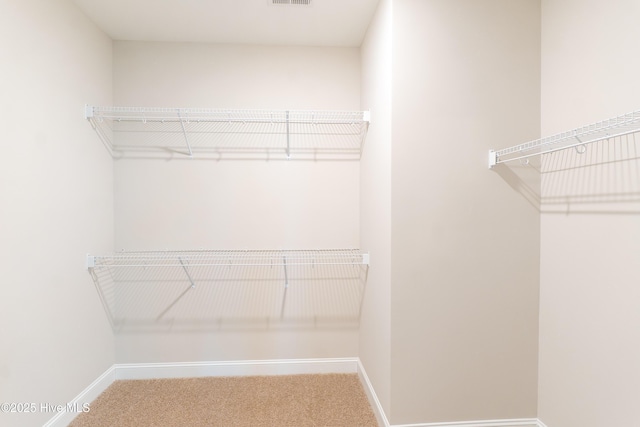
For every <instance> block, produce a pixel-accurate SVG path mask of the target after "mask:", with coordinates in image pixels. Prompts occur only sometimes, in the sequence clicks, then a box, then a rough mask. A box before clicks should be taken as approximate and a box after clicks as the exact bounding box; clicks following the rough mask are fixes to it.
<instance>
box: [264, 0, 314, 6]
mask: <svg viewBox="0 0 640 427" xmlns="http://www.w3.org/2000/svg"><path fill="white" fill-rule="evenodd" d="M269 3H270V4H273V5H292V6H310V5H311V0H269Z"/></svg>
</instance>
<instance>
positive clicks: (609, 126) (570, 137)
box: [489, 110, 640, 169]
mask: <svg viewBox="0 0 640 427" xmlns="http://www.w3.org/2000/svg"><path fill="white" fill-rule="evenodd" d="M637 132H640V110H636V111H633V112H631V113H627V114H623V115H621V116H617V117H613V118H611V119H608V120H603V121H600V122H596V123H592V124H590V125H586V126H582V127H580V128H577V129H573V130H570V131H567V132H563V133H559V134H556V135H552V136H549V137H546V138H541V139H536V140H534V141H530V142H526V143H524V144H519V145H515V146H512V147H508V148H503V149H501V150H489V168H490V169H491V168H493V167H495V166H496V165H498V164H501V163H507V162H512V161H516V160H521V161H523V160H526V159H528V158H530V157H533V156H541V155H543V154H548V153H553V152H556V151H559V150H566V149H569V148H575V149H576V151H577V152H578V153H584V152H585V151H586V147H587V145H588V144H591V143H594V142H598V141H604V140H608V139H611V138H618V137H621V136H625V135H630V134H633V133H637Z"/></svg>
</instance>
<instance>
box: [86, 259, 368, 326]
mask: <svg viewBox="0 0 640 427" xmlns="http://www.w3.org/2000/svg"><path fill="white" fill-rule="evenodd" d="M368 265H369V254H367V253H363V252H361V251H360V250H358V249H327V250H202V251H142V252H121V253H116V254H111V255H106V256H93V255H87V268H88V270H89V273H90V274H91V276H92V278H93V281H94V283H95V285H96V288H97V290H98V293H99V296H100V298H101V300H102V303H103V306H104V308H105V311H106V314H107V316H108V318H109V321H110V322H111V325H112V327H113V328H114V330H127V328H131V327H132V326H133V327H144V328H146V329H147V330H155V329H158V328H163V327H166V326H167V325H171V326H172V327H175V326H176V325H185V324H189V325H194V324H198V325H200V326H203V325H204V326H207V325H208V326H211V325H220V324H221V323H225V324H231V323H233V322H236V323H238V322H239V323H242V324H247V323H251V322H253V323H256V322H262V323H264V322H267V323H269V324H271V325H273V324H279V323H284V322H294V323H298V322H302V321H313V322H317V321H319V320H320V321H331V322H334V321H336V320H341V321H344V320H349V321H351V322H357V321H358V319H359V316H360V307H361V303H362V296H363V295H364V288H365V285H366V278H367V272H368Z"/></svg>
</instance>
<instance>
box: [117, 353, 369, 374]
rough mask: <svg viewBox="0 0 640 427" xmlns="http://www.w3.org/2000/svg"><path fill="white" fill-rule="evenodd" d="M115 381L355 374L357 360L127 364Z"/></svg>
mask: <svg viewBox="0 0 640 427" xmlns="http://www.w3.org/2000/svg"><path fill="white" fill-rule="evenodd" d="M114 366H115V369H116V379H118V380H140V379H151V378H188V377H235V376H249V375H296V374H327V373H356V372H357V370H358V359H357V358H355V357H352V358H335V359H281V360H239V361H226V362H224V361H223V362H185V363H129V364H118V365H114Z"/></svg>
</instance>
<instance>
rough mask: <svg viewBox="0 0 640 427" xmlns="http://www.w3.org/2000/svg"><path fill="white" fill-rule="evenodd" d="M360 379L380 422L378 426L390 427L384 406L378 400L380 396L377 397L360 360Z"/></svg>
mask: <svg viewBox="0 0 640 427" xmlns="http://www.w3.org/2000/svg"><path fill="white" fill-rule="evenodd" d="M358 377H359V378H360V382H361V383H362V387H363V388H364V392H365V393H366V395H367V398H369V404H370V405H371V409H373V413H374V415H375V416H376V419H377V420H378V425H380V427H390V425H389V420H388V419H387V415H386V414H385V413H384V409H383V408H382V404H381V403H380V400H379V399H378V395H376V391H375V390H374V389H373V385H372V384H371V381H370V380H369V376H368V375H367V371H365V369H364V366H363V365H362V362H361V361H360V359H358Z"/></svg>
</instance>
